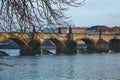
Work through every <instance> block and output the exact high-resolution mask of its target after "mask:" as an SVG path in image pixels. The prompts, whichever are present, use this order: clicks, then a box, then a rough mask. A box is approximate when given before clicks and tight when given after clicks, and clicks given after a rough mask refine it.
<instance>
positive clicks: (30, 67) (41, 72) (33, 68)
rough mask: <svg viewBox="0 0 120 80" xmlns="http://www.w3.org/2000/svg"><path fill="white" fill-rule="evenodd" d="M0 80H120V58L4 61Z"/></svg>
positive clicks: (0, 65) (1, 60)
mask: <svg viewBox="0 0 120 80" xmlns="http://www.w3.org/2000/svg"><path fill="white" fill-rule="evenodd" d="M0 80H120V54H118V53H116V54H78V55H71V56H67V55H61V56H60V55H59V56H57V55H56V56H55V55H41V56H21V57H20V56H17V57H15V56H9V57H3V58H0Z"/></svg>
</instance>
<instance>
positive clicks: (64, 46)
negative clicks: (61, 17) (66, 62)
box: [0, 32, 120, 55]
mask: <svg viewBox="0 0 120 80" xmlns="http://www.w3.org/2000/svg"><path fill="white" fill-rule="evenodd" d="M6 39H11V40H13V41H15V42H16V43H17V44H18V45H19V46H20V49H21V50H20V54H21V55H29V54H30V55H32V54H33V53H31V52H30V51H31V50H33V51H34V54H36V53H37V49H38V47H39V49H40V46H41V44H43V43H44V42H45V41H46V40H51V41H52V42H53V43H54V44H55V45H56V53H57V54H61V53H64V54H73V53H76V52H77V42H78V41H80V40H82V41H83V42H85V44H86V45H87V51H88V52H96V51H98V52H104V51H108V50H109V49H111V50H113V51H116V52H119V51H120V35H114V34H102V35H99V34H42V33H36V34H35V36H34V40H31V34H30V33H7V32H1V33H0V42H3V41H4V40H6Z"/></svg>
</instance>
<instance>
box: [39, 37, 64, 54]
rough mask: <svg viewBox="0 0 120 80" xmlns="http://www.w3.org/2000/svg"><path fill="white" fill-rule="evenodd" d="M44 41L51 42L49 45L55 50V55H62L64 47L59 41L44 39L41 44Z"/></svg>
mask: <svg viewBox="0 0 120 80" xmlns="http://www.w3.org/2000/svg"><path fill="white" fill-rule="evenodd" d="M46 41H51V43H53V44H54V46H55V48H56V52H55V53H56V54H61V53H63V49H64V47H65V45H64V43H63V42H62V41H61V40H60V39H56V38H48V39H45V40H44V41H43V43H42V44H44V43H45V42H46ZM42 44H41V45H42Z"/></svg>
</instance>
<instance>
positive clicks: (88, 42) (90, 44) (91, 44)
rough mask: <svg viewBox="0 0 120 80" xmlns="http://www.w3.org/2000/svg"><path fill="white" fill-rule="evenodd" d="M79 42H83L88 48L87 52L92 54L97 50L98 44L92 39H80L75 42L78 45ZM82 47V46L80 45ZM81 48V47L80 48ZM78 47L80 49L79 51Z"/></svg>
mask: <svg viewBox="0 0 120 80" xmlns="http://www.w3.org/2000/svg"><path fill="white" fill-rule="evenodd" d="M78 41H82V43H83V44H84V46H86V47H85V48H86V50H85V52H91V51H93V50H94V49H95V48H96V43H95V41H94V40H92V39H90V38H80V39H76V40H75V42H76V43H77V44H78ZM80 46H81V45H80ZM80 46H79V47H80ZM79 47H78V49H79Z"/></svg>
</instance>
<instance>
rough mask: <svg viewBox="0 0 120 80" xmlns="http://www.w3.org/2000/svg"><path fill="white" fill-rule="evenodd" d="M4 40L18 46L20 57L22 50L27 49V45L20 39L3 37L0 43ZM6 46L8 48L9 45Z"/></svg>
mask: <svg viewBox="0 0 120 80" xmlns="http://www.w3.org/2000/svg"><path fill="white" fill-rule="evenodd" d="M5 40H12V41H13V44H14V43H15V44H17V45H18V46H19V50H20V52H19V55H22V53H23V52H24V49H25V48H26V47H27V44H26V43H25V42H24V41H23V40H21V39H20V38H12V37H5V38H4V39H3V40H2V42H3V41H5ZM8 46H9V44H8Z"/></svg>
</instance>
